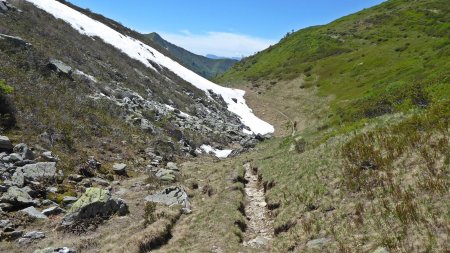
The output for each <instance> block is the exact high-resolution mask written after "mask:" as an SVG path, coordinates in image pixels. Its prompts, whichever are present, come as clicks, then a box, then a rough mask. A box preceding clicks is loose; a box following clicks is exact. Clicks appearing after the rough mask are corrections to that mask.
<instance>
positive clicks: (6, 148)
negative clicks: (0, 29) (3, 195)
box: [0, 35, 13, 152]
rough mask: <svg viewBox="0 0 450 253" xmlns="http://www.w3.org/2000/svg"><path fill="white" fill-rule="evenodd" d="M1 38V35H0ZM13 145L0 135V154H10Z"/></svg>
mask: <svg viewBox="0 0 450 253" xmlns="http://www.w3.org/2000/svg"><path fill="white" fill-rule="evenodd" d="M0 37H1V35H0ZM12 150H13V145H12V143H11V141H10V140H9V138H8V137H6V136H1V135H0V152H12Z"/></svg>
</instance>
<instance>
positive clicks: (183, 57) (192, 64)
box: [145, 33, 238, 78]
mask: <svg viewBox="0 0 450 253" xmlns="http://www.w3.org/2000/svg"><path fill="white" fill-rule="evenodd" d="M145 36H146V37H147V38H149V39H151V40H152V41H153V42H154V43H155V44H157V45H159V46H160V47H162V48H164V49H166V50H167V51H168V52H170V54H171V55H172V56H173V57H175V58H176V59H177V60H178V61H179V62H180V63H181V64H183V65H184V66H185V67H187V68H189V69H190V70H192V71H194V72H195V73H197V74H199V75H201V76H203V77H205V78H213V77H215V76H218V75H221V74H223V73H225V72H226V71H228V70H229V69H230V68H231V67H232V66H233V65H234V64H235V63H237V62H238V60H237V59H225V58H220V57H217V58H215V59H214V58H212V57H205V56H201V55H196V54H194V53H191V52H189V51H188V50H186V49H184V48H181V47H179V46H176V45H174V44H172V43H170V42H168V41H166V40H165V39H163V38H162V37H161V36H160V35H159V34H158V33H150V34H146V35H145Z"/></svg>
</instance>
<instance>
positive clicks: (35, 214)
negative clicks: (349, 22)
mask: <svg viewBox="0 0 450 253" xmlns="http://www.w3.org/2000/svg"><path fill="white" fill-rule="evenodd" d="M18 213H21V214H25V215H27V216H29V217H31V218H34V219H41V220H46V219H48V217H47V216H45V215H43V214H42V213H41V212H39V211H38V210H37V209H36V208H34V207H33V206H30V207H27V208H25V209H22V210H20V211H18Z"/></svg>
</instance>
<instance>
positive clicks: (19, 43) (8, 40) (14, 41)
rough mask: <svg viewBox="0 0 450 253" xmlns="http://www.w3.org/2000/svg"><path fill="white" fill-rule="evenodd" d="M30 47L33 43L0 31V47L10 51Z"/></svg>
mask: <svg viewBox="0 0 450 253" xmlns="http://www.w3.org/2000/svg"><path fill="white" fill-rule="evenodd" d="M30 47H31V44H30V43H28V42H27V41H25V40H23V39H22V38H20V37H15V36H9V35H6V34H1V33H0V48H4V49H6V50H8V51H9V50H11V49H27V48H30Z"/></svg>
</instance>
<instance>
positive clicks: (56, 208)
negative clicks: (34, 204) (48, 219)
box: [42, 206, 64, 216]
mask: <svg viewBox="0 0 450 253" xmlns="http://www.w3.org/2000/svg"><path fill="white" fill-rule="evenodd" d="M63 212H64V210H63V209H62V208H60V207H59V206H52V207H49V208H47V209H45V210H42V214H43V215H45V216H50V215H58V214H60V213H63Z"/></svg>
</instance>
